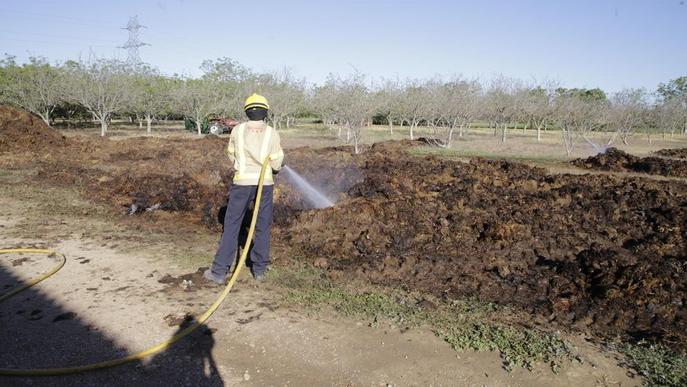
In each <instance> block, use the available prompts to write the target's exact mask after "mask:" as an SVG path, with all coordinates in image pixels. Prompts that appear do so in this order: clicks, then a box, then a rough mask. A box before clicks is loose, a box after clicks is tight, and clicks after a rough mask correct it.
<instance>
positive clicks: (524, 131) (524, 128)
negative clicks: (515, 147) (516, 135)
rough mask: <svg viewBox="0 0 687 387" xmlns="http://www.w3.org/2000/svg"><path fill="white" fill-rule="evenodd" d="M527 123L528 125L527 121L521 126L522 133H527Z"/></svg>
mask: <svg viewBox="0 0 687 387" xmlns="http://www.w3.org/2000/svg"><path fill="white" fill-rule="evenodd" d="M529 125H530V123H529V122H525V126H523V127H522V134H526V133H527V127H528V126H529Z"/></svg>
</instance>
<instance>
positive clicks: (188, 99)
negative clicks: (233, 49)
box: [172, 78, 226, 135]
mask: <svg viewBox="0 0 687 387" xmlns="http://www.w3.org/2000/svg"><path fill="white" fill-rule="evenodd" d="M220 85H221V83H220V82H215V81H212V80H209V79H202V78H201V79H188V78H180V79H177V80H176V81H175V82H174V86H173V88H172V95H173V99H174V106H175V107H176V110H177V111H179V112H180V113H182V114H183V115H185V116H186V117H189V118H191V119H193V120H194V121H195V123H196V130H197V132H198V135H201V134H202V125H203V121H204V120H205V119H206V118H207V117H208V115H210V114H211V113H216V112H218V111H220V110H221V109H222V105H225V104H226V103H225V102H224V100H223V92H222V89H221V87H220Z"/></svg>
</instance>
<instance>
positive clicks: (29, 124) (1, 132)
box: [0, 105, 67, 152]
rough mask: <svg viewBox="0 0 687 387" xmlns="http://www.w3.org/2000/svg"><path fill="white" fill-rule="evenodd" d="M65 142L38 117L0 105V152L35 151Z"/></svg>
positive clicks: (63, 138) (62, 144) (62, 137)
mask: <svg viewBox="0 0 687 387" xmlns="http://www.w3.org/2000/svg"><path fill="white" fill-rule="evenodd" d="M66 143H67V139H66V138H65V137H64V136H62V135H61V134H60V133H59V132H57V131H56V130H54V129H52V128H50V127H49V126H48V125H46V124H45V122H43V120H41V119H40V118H38V117H36V116H34V115H32V114H30V113H28V112H26V111H23V110H19V109H16V108H13V107H11V106H8V105H0V152H4V151H9V150H15V151H19V152H21V151H29V152H35V151H39V150H47V149H49V148H50V147H55V146H64V145H66Z"/></svg>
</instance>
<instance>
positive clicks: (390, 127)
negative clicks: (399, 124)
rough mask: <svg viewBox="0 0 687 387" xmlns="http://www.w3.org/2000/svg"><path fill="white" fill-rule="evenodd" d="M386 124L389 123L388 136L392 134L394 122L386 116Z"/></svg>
mask: <svg viewBox="0 0 687 387" xmlns="http://www.w3.org/2000/svg"><path fill="white" fill-rule="evenodd" d="M386 122H388V123H389V134H394V120H393V119H392V118H390V117H388V116H387V117H386Z"/></svg>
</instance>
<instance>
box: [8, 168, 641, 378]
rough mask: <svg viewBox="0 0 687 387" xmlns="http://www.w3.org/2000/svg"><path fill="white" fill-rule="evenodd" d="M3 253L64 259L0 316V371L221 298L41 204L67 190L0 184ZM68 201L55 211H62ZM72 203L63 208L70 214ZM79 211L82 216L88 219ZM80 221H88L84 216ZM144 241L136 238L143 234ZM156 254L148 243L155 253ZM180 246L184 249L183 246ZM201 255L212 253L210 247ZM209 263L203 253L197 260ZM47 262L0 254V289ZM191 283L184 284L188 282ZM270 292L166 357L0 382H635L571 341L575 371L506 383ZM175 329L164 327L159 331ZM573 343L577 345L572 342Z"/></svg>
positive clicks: (82, 351) (457, 359)
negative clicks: (18, 250) (32, 252)
mask: <svg viewBox="0 0 687 387" xmlns="http://www.w3.org/2000/svg"><path fill="white" fill-rule="evenodd" d="M0 180H2V184H0V187H2V188H1V189H0V190H1V191H2V192H0V208H2V209H3V216H2V218H1V219H0V246H2V247H5V248H7V247H16V246H38V247H49V248H53V249H56V250H59V251H61V252H63V253H64V254H66V255H67V257H68V262H67V265H66V266H65V267H64V268H63V270H61V271H60V272H58V273H57V274H56V275H55V276H53V277H52V278H50V279H48V280H46V281H45V282H43V283H41V284H39V285H38V286H36V287H34V288H32V289H31V290H29V291H27V292H26V293H23V294H22V295H20V296H17V297H14V298H13V299H11V300H9V301H6V302H4V303H3V304H1V305H0V326H2V334H0V343H1V345H0V346H1V347H2V348H3V350H2V352H0V367H17V368H30V367H57V366H68V365H76V364H84V363H89V362H94V361H100V360H106V359H110V358H114V357H117V356H122V355H124V354H128V353H132V352H135V351H140V350H142V349H145V348H147V347H149V346H151V345H153V344H155V343H157V342H159V341H161V340H164V339H166V338H168V337H170V336H171V335H173V334H174V333H175V332H176V331H177V330H178V329H179V327H178V326H177V325H175V324H178V323H179V322H180V320H182V317H183V316H184V314H185V313H190V314H200V313H201V312H202V311H203V310H204V309H205V308H206V307H207V306H208V305H209V304H210V303H211V302H212V301H213V299H214V297H215V296H216V294H217V292H218V290H217V289H208V288H198V287H197V286H196V285H197V284H192V285H191V287H190V288H188V289H186V290H185V289H183V288H182V287H181V286H178V285H170V284H164V283H161V282H160V280H161V279H163V278H164V277H165V276H166V275H167V274H170V275H171V276H173V277H176V276H179V275H181V274H183V273H187V272H189V265H188V262H183V261H182V262H180V261H178V260H176V259H172V258H170V257H169V256H166V255H165V254H160V253H159V252H160V251H169V250H170V249H171V248H173V247H174V246H170V244H173V242H170V241H166V242H159V241H157V239H155V238H154V236H153V235H152V234H151V235H148V236H147V238H148V239H150V240H153V241H155V242H150V243H147V244H141V246H145V247H144V248H142V249H140V250H137V249H135V248H134V247H135V245H136V243H138V242H132V241H129V242H127V241H126V240H122V239H117V238H113V237H112V235H111V234H112V233H113V232H116V231H117V230H118V227H120V226H118V225H116V224H115V223H114V222H113V221H112V220H107V219H106V218H96V217H89V216H76V217H75V216H71V215H69V213H70V212H71V210H65V209H64V208H62V210H59V211H58V210H55V211H54V212H51V211H50V210H49V209H50V208H51V207H50V203H48V202H49V201H50V200H51V199H50V198H54V200H56V201H57V200H59V201H60V202H61V203H62V204H63V205H64V206H66V207H69V206H70V205H73V206H74V208H76V207H79V206H80V207H83V206H84V205H86V204H84V203H82V202H80V201H79V200H80V199H78V197H76V196H72V195H76V194H75V193H74V192H71V191H65V189H62V188H60V189H54V190H35V191H31V189H30V188H29V187H26V186H25V185H23V183H22V181H21V178H20V177H18V176H17V175H15V174H13V173H10V174H0ZM65 203H66V204H65ZM70 203H71V204H70ZM89 211H90V210H89ZM86 212H88V211H86ZM144 234H145V233H144ZM156 243H157V245H156ZM180 246H184V245H180ZM208 248H212V246H208ZM209 255H210V252H208V256H209ZM51 264H53V261H52V259H51V258H48V257H44V256H29V255H26V256H19V255H17V256H13V255H5V256H0V278H1V279H2V282H1V285H0V286H2V287H3V290H4V288H6V287H7V286H9V285H11V283H13V282H15V283H16V282H17V281H21V280H25V279H26V278H29V277H31V276H32V275H34V274H36V273H39V272H41V271H43V270H45V269H47V268H48V267H49V266H50V265H51ZM186 285H188V284H186ZM280 291H283V290H280V289H278V288H276V287H275V285H272V284H270V283H269V282H268V283H265V284H260V285H256V284H255V283H253V282H252V280H251V279H249V278H247V277H244V278H242V279H241V280H240V281H239V283H238V284H237V286H236V288H235V291H233V292H232V293H231V294H230V297H229V299H228V301H227V302H225V304H224V305H223V306H222V307H221V308H220V310H219V311H218V312H217V313H216V314H215V315H214V316H212V317H211V319H210V320H209V323H208V325H207V326H206V327H202V328H201V329H200V330H199V332H197V333H195V334H193V335H192V336H191V337H188V338H186V339H184V340H183V341H182V342H180V343H179V344H178V345H176V346H175V347H173V348H172V349H171V350H169V351H167V352H165V353H163V354H159V355H157V356H154V357H153V358H151V359H146V360H145V361H144V362H142V363H137V364H130V365H126V366H122V367H118V368H114V369H109V370H104V371H98V372H92V373H88V374H83V375H72V376H63V377H47V378H0V384H2V385H50V386H55V385H57V386H60V385H64V386H66V385H142V384H145V385H188V386H191V385H214V386H218V385H261V386H262V385H298V386H300V385H372V386H377V385H388V384H390V385H404V386H405V385H465V386H468V385H479V386H481V385H488V386H506V385H510V386H518V385H522V386H565V385H575V386H583V385H622V386H627V385H638V384H640V382H641V381H640V380H639V379H637V378H635V379H632V378H629V377H628V376H627V371H626V370H624V369H622V368H620V367H619V366H617V361H615V360H614V359H613V358H612V357H611V356H609V355H608V354H601V352H599V351H598V350H597V349H595V348H594V347H592V346H591V345H589V344H585V343H584V342H579V343H576V344H577V345H578V351H579V353H580V354H581V358H582V359H583V363H582V364H579V363H577V362H573V363H570V364H567V365H565V367H564V369H563V370H562V371H561V372H560V373H559V374H554V373H553V372H552V371H551V370H550V368H549V367H548V366H546V365H543V364H542V365H538V366H537V367H536V368H535V369H534V371H532V372H530V371H527V370H524V369H516V370H514V371H513V372H511V373H508V372H506V371H505V370H504V369H503V368H502V366H501V359H500V358H499V356H498V354H496V353H476V352H462V353H457V352H455V351H453V350H452V349H451V348H450V347H449V345H448V344H446V343H445V342H443V341H442V340H440V339H439V338H437V337H435V336H434V335H433V334H432V333H431V332H429V331H425V330H422V329H412V330H409V331H405V332H401V330H399V329H398V328H396V327H393V326H391V325H389V324H385V323H382V324H380V325H378V326H375V327H371V326H370V324H369V323H368V322H365V321H354V320H351V319H346V318H342V317H339V316H336V315H333V314H327V313H320V314H316V315H315V316H309V314H308V313H305V312H304V311H301V310H296V309H294V307H293V306H289V305H286V304H283V303H282V302H280V298H279V297H278V294H279V292H280ZM170 325H172V326H170ZM573 340H574V338H573Z"/></svg>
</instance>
